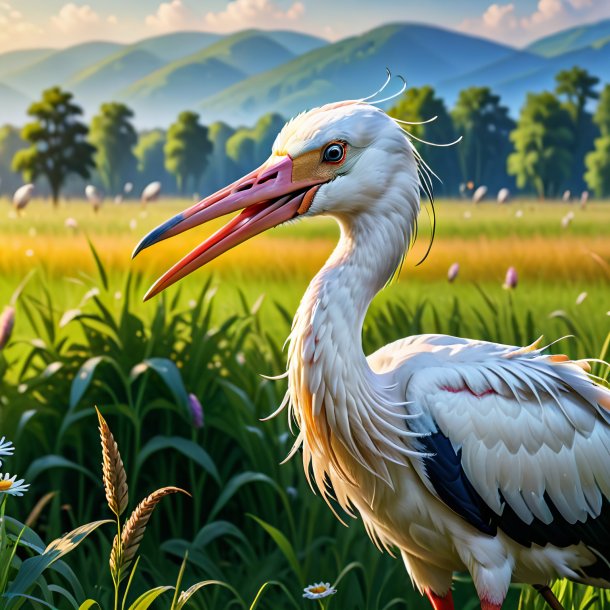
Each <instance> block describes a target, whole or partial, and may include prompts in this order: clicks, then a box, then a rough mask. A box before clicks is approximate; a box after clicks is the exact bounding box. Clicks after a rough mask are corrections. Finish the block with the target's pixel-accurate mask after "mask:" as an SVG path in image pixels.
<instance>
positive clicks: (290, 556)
mask: <svg viewBox="0 0 610 610" xmlns="http://www.w3.org/2000/svg"><path fill="white" fill-rule="evenodd" d="M248 516H249V517H250V518H251V519H254V520H255V521H256V522H257V523H258V524H259V525H260V526H261V527H262V528H263V529H264V530H265V531H266V532H267V533H268V534H269V535H270V536H271V538H273V541H274V542H275V544H277V546H278V547H279V549H280V551H282V553H283V554H284V557H286V559H287V560H288V563H289V564H290V567H291V568H292V569H293V571H294V573H295V574H296V576H297V578H298V579H299V581H300V582H301V584H303V583H304V582H305V579H304V576H303V572H302V570H301V565H300V564H299V560H298V559H297V555H296V553H295V552H294V548H293V547H292V544H290V542H289V540H288V538H286V536H284V534H283V533H282V532H280V530H278V529H277V528H276V527H273V526H272V525H269V523H266V522H265V521H263V520H262V519H259V518H258V517H256V516H255V515H250V514H249V515H248Z"/></svg>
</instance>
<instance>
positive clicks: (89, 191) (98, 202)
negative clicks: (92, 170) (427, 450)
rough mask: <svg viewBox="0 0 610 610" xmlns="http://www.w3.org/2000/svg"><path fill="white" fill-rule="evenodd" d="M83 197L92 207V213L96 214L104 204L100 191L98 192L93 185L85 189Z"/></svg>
mask: <svg viewBox="0 0 610 610" xmlns="http://www.w3.org/2000/svg"><path fill="white" fill-rule="evenodd" d="M85 196H86V197H87V201H88V202H89V203H90V204H91V206H92V207H93V211H94V212H96V213H97V211H98V210H99V209H100V208H101V207H102V204H103V203H104V195H102V193H100V191H98V190H97V188H95V186H93V184H88V185H87V186H86V187H85Z"/></svg>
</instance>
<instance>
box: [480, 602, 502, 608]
mask: <svg viewBox="0 0 610 610" xmlns="http://www.w3.org/2000/svg"><path fill="white" fill-rule="evenodd" d="M481 610H502V604H501V603H499V604H496V603H494V602H488V601H487V600H486V599H482V600H481Z"/></svg>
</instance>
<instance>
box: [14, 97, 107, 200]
mask: <svg viewBox="0 0 610 610" xmlns="http://www.w3.org/2000/svg"><path fill="white" fill-rule="evenodd" d="M72 98H73V95H72V94H71V93H69V92H68V91H62V89H61V88H60V87H52V88H51V89H47V90H45V91H43V93H42V99H41V100H40V101H38V102H34V103H33V104H32V105H31V106H30V107H29V108H28V114H29V115H30V116H32V117H34V118H35V119H36V120H35V121H33V122H31V123H28V124H27V125H25V127H24V128H23V129H22V131H21V136H22V138H23V139H24V140H27V141H28V142H30V143H31V146H30V147H29V148H26V149H24V150H20V151H19V152H17V154H16V155H15V157H14V158H13V169H14V170H15V171H20V172H22V173H23V176H24V178H25V179H26V180H27V181H29V182H32V181H34V180H36V179H37V178H38V177H39V176H45V177H46V179H47V180H48V182H49V186H50V188H51V196H52V199H53V205H55V206H56V205H57V203H58V201H59V193H60V191H61V188H62V186H63V185H64V183H65V181H66V178H67V177H68V176H69V175H70V174H78V175H79V176H81V177H82V178H88V177H89V171H90V169H91V168H92V167H93V166H94V162H93V154H94V152H95V148H94V147H93V146H92V145H91V144H89V142H87V140H86V137H87V133H88V129H87V126H86V125H84V124H83V123H81V122H80V121H79V120H78V117H79V116H80V115H81V114H82V113H83V111H82V109H81V108H80V106H77V105H76V104H74V103H73V102H72Z"/></svg>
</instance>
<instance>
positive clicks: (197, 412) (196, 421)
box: [189, 394, 203, 430]
mask: <svg viewBox="0 0 610 610" xmlns="http://www.w3.org/2000/svg"><path fill="white" fill-rule="evenodd" d="M189 409H190V410H191V418H192V420H193V426H195V428H197V429H198V430H199V429H200V428H203V407H202V406H201V403H200V402H199V399H198V398H197V396H195V394H189Z"/></svg>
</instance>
